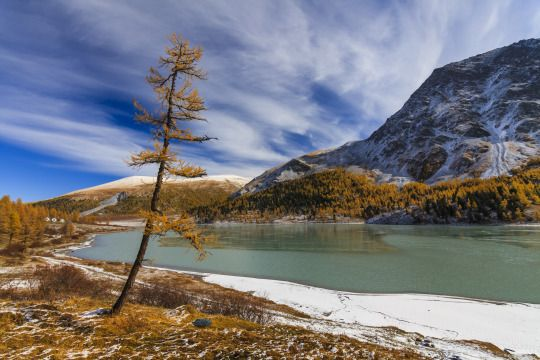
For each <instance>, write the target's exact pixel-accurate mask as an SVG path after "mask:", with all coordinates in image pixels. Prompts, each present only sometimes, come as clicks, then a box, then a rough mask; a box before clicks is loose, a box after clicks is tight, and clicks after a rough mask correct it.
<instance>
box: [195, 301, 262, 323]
mask: <svg viewBox="0 0 540 360" xmlns="http://www.w3.org/2000/svg"><path fill="white" fill-rule="evenodd" d="M197 305H198V307H199V308H200V310H201V312H204V313H207V314H220V315H225V316H235V317H237V318H240V319H244V320H248V321H251V322H255V323H258V324H261V325H266V324H268V323H270V322H271V321H272V314H271V313H270V312H269V311H268V309H267V308H266V307H265V306H264V305H262V304H261V303H259V302H258V301H257V299H256V298H253V299H252V298H248V297H246V296H242V295H236V294H234V295H233V294H227V295H223V294H214V295H213V296H211V297H210V298H206V299H201V300H200V301H199V304H197Z"/></svg>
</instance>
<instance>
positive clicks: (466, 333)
mask: <svg viewBox="0 0 540 360" xmlns="http://www.w3.org/2000/svg"><path fill="white" fill-rule="evenodd" d="M144 267H146V268H149V269H154V270H161V271H169V272H176V273H180V274H188V275H192V276H197V277H200V278H201V279H202V280H203V281H205V282H208V283H211V284H216V285H220V286H223V287H226V288H229V289H233V290H237V291H242V292H247V293H250V294H252V295H255V296H259V297H263V298H265V299H268V300H271V301H273V302H275V303H277V304H281V305H286V306H289V307H291V308H293V309H295V310H298V311H301V312H303V313H306V314H307V315H309V316H311V317H313V318H314V319H318V320H329V321H333V322H338V323H341V324H343V325H344V326H343V333H344V334H345V335H350V336H354V333H355V331H354V328H353V329H351V328H349V327H348V326H347V325H361V326H365V327H380V328H382V327H396V328H398V329H400V330H403V331H405V332H408V333H418V334H421V335H423V336H427V337H434V338H439V339H446V340H465V341H466V340H478V341H483V342H488V343H492V344H494V345H496V346H498V347H500V348H501V349H508V350H509V351H510V350H512V351H515V352H516V353H517V354H536V355H540V343H539V342H538V341H537V340H538V339H537V338H538V336H540V335H537V334H536V331H537V329H536V326H535V324H538V323H540V304H532V303H518V302H508V301H493V300H484V299H474V298H465V297H458V296H450V295H433V294H417V293H357V292H349V291H340V290H332V289H326V288H320V287H315V286H310V285H303V284H299V283H294V282H290V281H283V280H272V279H263V278H253V277H246V276H235V275H223V274H214V273H204V272H196V271H184V270H178V269H170V268H166V267H158V266H144ZM518 325H519V326H518ZM509 328H510V329H512V334H511V335H510V336H509V335H507V334H508V331H507V330H508V329H509ZM315 329H316V330H318V331H325V329H324V328H322V327H320V328H317V327H315Z"/></svg>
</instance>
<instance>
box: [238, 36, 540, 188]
mask: <svg viewBox="0 0 540 360" xmlns="http://www.w3.org/2000/svg"><path fill="white" fill-rule="evenodd" d="M539 155H540V39H529V40H522V41H519V42H517V43H514V44H512V45H509V46H506V47H502V48H499V49H495V50H492V51H489V52H487V53H484V54H481V55H477V56H473V57H471V58H468V59H465V60H462V61H458V62H455V63H451V64H448V65H446V66H443V67H441V68H438V69H435V70H434V71H433V73H432V74H431V76H429V78H428V79H427V80H426V81H425V82H424V83H423V84H422V85H421V86H420V88H419V89H418V90H416V91H415V92H414V93H413V94H412V95H411V97H410V98H409V100H407V102H406V103H405V105H404V106H403V107H402V108H401V109H400V110H399V111H398V112H397V113H395V114H394V115H392V116H391V117H390V118H388V119H387V121H386V122H385V123H384V125H382V126H381V127H380V128H379V129H378V130H377V131H375V132H374V133H373V134H372V135H371V136H370V137H369V138H368V139H366V140H361V141H353V142H349V143H346V144H344V145H343V146H340V147H338V148H335V149H331V150H324V151H318V152H315V153H311V154H307V155H304V156H301V157H299V158H296V159H292V160H290V161H288V162H286V163H284V164H282V165H279V166H277V167H275V168H272V169H270V170H267V171H266V172H264V173H263V174H262V175H260V176H258V177H256V178H255V179H253V180H252V181H251V182H249V183H248V184H247V185H246V186H245V187H244V188H242V189H241V191H239V192H238V193H237V194H243V193H248V192H257V191H259V190H262V189H265V188H268V187H269V186H271V185H273V184H275V183H279V182H283V181H286V180H292V179H296V178H300V177H303V176H305V175H308V174H312V173H316V172H319V171H322V170H326V169H329V168H336V167H344V168H347V169H348V170H350V171H353V172H360V173H365V174H367V175H369V176H371V177H373V178H374V179H376V180H377V182H398V183H402V182H407V181H411V180H415V181H423V182H427V183H434V182H437V181H440V180H446V179H450V178H467V177H483V178H486V177H491V176H498V175H503V174H507V173H509V171H510V170H511V169H513V168H516V167H518V166H520V165H522V164H523V163H525V162H526V161H527V160H528V159H529V158H533V157H536V156H539Z"/></svg>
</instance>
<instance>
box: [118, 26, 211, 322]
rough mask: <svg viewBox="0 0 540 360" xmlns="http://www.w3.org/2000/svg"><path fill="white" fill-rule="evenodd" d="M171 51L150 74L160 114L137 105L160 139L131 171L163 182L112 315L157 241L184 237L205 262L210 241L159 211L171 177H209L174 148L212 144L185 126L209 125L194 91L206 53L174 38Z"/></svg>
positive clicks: (187, 221)
mask: <svg viewBox="0 0 540 360" xmlns="http://www.w3.org/2000/svg"><path fill="white" fill-rule="evenodd" d="M170 41H171V45H170V46H169V47H167V48H166V50H165V55H164V56H162V57H160V59H159V66H160V70H161V71H160V70H158V69H156V68H150V71H149V74H148V76H147V77H146V81H147V82H148V83H149V84H150V86H151V87H152V89H153V90H154V92H155V94H156V96H157V99H158V101H159V105H160V106H159V110H158V111H156V112H151V111H149V110H147V109H145V108H144V107H143V106H142V105H141V104H140V103H138V102H134V105H135V107H136V109H137V113H136V115H135V120H137V121H139V122H142V123H145V124H148V125H150V126H151V127H152V134H153V137H154V145H153V149H148V150H143V151H141V152H140V153H138V154H135V155H132V157H131V161H130V163H129V164H130V165H131V166H134V167H141V166H145V165H154V166H157V168H158V170H157V178H156V183H155V186H154V191H153V194H152V199H151V201H150V211H147V212H145V213H144V217H145V218H146V226H145V229H144V233H143V235H142V239H141V244H140V247H139V251H138V253H137V257H136V258H135V261H134V262H133V265H132V267H131V271H130V273H129V276H128V278H127V280H126V283H125V285H124V288H123V290H122V292H121V294H120V296H119V297H118V299H117V301H116V302H115V304H114V305H113V307H112V309H111V313H112V314H117V313H119V312H120V311H121V309H122V306H123V305H124V303H125V301H126V298H127V295H128V293H129V290H130V289H131V287H132V286H133V284H134V283H135V278H136V276H137V273H138V271H139V269H140V267H141V266H142V262H143V260H144V254H145V252H146V248H147V246H148V242H149V240H150V238H151V237H152V236H159V235H161V234H164V233H166V232H168V231H173V232H176V233H177V234H179V235H180V236H181V237H182V238H184V239H185V240H187V241H189V242H190V243H191V245H192V246H193V247H194V248H195V249H196V250H197V251H198V253H199V256H200V257H203V256H204V254H205V252H204V248H203V244H204V241H205V240H206V237H205V235H203V234H202V232H201V231H200V230H199V229H198V228H197V226H196V224H195V221H194V220H193V218H191V217H190V216H188V214H186V213H181V214H177V215H175V216H167V215H166V214H164V213H163V212H162V211H161V210H160V207H159V204H160V201H159V196H160V192H161V186H162V184H163V180H164V178H165V177H166V176H180V177H186V178H193V177H200V176H204V175H206V172H205V170H204V169H202V168H200V167H198V166H193V165H190V164H188V163H187V162H185V161H184V160H182V159H180V158H178V157H177V154H176V153H175V152H174V151H173V150H172V149H171V144H172V143H173V142H180V143H181V142H205V141H208V140H210V139H211V138H210V137H208V136H198V135H195V134H193V133H192V132H191V130H190V129H188V128H187V127H185V126H183V125H184V124H185V123H186V122H187V123H189V122H193V121H204V120H205V119H204V118H203V117H202V116H201V112H202V111H203V110H205V105H204V100H203V99H202V98H201V97H200V96H199V93H198V92H197V89H195V88H194V87H193V80H197V79H199V80H202V79H205V77H206V75H205V73H204V72H203V71H202V69H201V68H200V67H199V62H200V60H201V57H202V49H201V48H200V47H191V46H190V44H189V42H188V41H187V40H185V39H183V38H182V37H180V36H178V35H176V34H173V35H172V36H171V37H170Z"/></svg>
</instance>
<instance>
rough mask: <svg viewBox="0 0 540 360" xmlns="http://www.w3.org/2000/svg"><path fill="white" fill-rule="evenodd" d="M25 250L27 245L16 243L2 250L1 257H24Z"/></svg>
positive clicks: (0, 251)
mask: <svg viewBox="0 0 540 360" xmlns="http://www.w3.org/2000/svg"><path fill="white" fill-rule="evenodd" d="M24 250H26V245H24V244H22V243H15V244H11V245H8V246H6V247H5V248H3V249H1V250H0V255H3V256H22V255H23V253H24Z"/></svg>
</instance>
